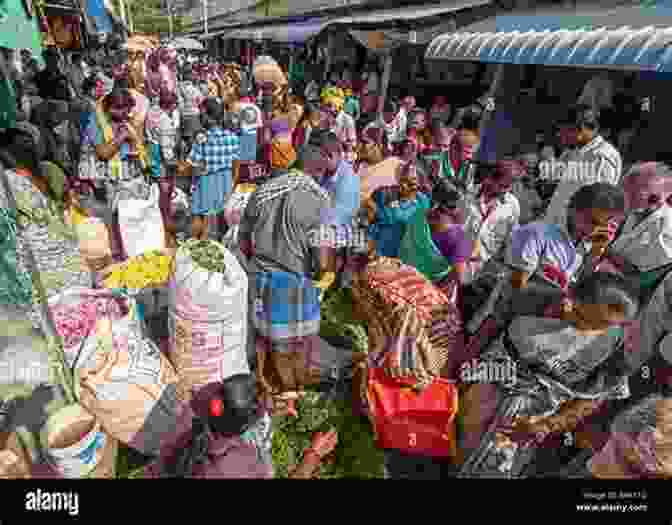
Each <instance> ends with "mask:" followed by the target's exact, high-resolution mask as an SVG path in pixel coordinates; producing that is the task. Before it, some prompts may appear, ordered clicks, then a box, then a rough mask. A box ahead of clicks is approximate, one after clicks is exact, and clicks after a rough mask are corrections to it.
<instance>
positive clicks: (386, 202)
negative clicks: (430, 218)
mask: <svg viewBox="0 0 672 525" xmlns="http://www.w3.org/2000/svg"><path fill="white" fill-rule="evenodd" d="M364 206H365V208H367V209H368V210H369V213H370V219H372V220H371V222H372V224H371V225H370V226H369V237H370V238H371V239H372V240H373V241H374V242H375V244H376V252H377V253H378V255H381V256H383V257H399V254H400V248H401V243H402V239H403V237H404V234H405V233H406V228H407V225H408V224H410V223H411V222H412V220H413V219H414V218H415V217H416V216H418V215H420V214H422V216H424V214H425V213H426V211H427V210H428V209H429V207H430V202H429V197H427V195H425V194H424V193H422V192H420V191H418V180H417V176H416V174H415V172H414V171H413V170H412V169H411V168H410V166H408V165H406V166H404V168H402V170H401V172H400V174H399V180H398V184H397V185H395V186H387V187H383V188H379V189H377V190H376V191H374V192H373V195H372V196H371V198H370V199H369V200H368V201H367V202H366V203H365V205H364ZM402 260H403V259H402ZM404 262H406V261H404ZM407 264H408V263H407ZM411 266H413V265H412V264H411Z"/></svg>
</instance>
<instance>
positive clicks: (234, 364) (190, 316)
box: [168, 239, 250, 400]
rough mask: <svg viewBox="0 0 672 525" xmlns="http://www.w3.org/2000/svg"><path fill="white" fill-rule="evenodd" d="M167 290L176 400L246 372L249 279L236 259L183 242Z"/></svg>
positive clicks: (219, 249) (217, 248) (218, 248)
mask: <svg viewBox="0 0 672 525" xmlns="http://www.w3.org/2000/svg"><path fill="white" fill-rule="evenodd" d="M168 289H169V308H168V324H169V333H170V359H171V361H172V362H173V364H174V365H175V368H176V370H177V373H178V375H179V378H180V385H179V388H178V390H179V392H178V395H179V397H180V399H182V400H190V399H191V398H192V396H193V395H194V394H195V393H196V392H197V391H198V390H200V389H201V388H202V387H204V386H206V385H208V384H210V383H214V382H221V381H223V380H224V379H226V378H228V377H231V376H233V375H236V374H247V373H249V372H250V368H249V364H248V361H247V352H246V342H247V331H248V327H247V322H248V319H247V290H248V280H247V275H246V274H245V271H244V270H243V268H242V267H241V265H240V263H239V262H238V260H237V259H236V257H235V256H234V255H233V254H232V253H231V252H230V251H229V250H227V249H226V248H225V247H224V246H223V245H221V244H219V243H217V242H214V241H199V240H195V239H192V240H189V241H186V242H185V243H184V244H182V245H181V246H180V248H179V249H178V251H177V254H176V256H175V272H174V274H173V276H172V278H171V280H170V283H169V285H168Z"/></svg>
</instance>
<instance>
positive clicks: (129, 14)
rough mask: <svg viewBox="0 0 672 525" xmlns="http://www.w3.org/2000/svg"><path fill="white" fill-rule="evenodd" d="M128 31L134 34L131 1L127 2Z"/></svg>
mask: <svg viewBox="0 0 672 525" xmlns="http://www.w3.org/2000/svg"><path fill="white" fill-rule="evenodd" d="M128 30H129V31H130V32H131V33H135V27H134V24H133V0H128Z"/></svg>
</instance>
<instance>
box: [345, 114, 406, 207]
mask: <svg viewBox="0 0 672 525" xmlns="http://www.w3.org/2000/svg"><path fill="white" fill-rule="evenodd" d="M361 135H362V136H361V139H360V144H359V152H358V158H357V162H355V166H354V167H355V173H357V175H358V176H359V179H360V181H361V186H360V191H361V200H362V203H366V202H367V201H368V202H371V201H370V198H371V196H372V195H373V193H374V192H375V191H376V190H377V189H378V188H383V187H385V186H394V185H396V184H398V180H399V172H400V170H401V167H402V165H403V161H402V160H401V159H400V158H399V157H387V158H386V157H385V152H386V151H387V142H386V141H387V138H386V135H385V130H384V128H383V127H382V126H378V127H376V126H367V127H366V128H365V129H364V130H362V134H361Z"/></svg>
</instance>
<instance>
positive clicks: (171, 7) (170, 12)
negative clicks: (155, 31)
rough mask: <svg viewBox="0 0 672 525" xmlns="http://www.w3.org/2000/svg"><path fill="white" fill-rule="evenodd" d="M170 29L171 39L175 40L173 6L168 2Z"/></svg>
mask: <svg viewBox="0 0 672 525" xmlns="http://www.w3.org/2000/svg"><path fill="white" fill-rule="evenodd" d="M168 27H169V31H170V39H171V40H172V39H173V28H174V26H173V4H171V3H170V1H169V2H168Z"/></svg>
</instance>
